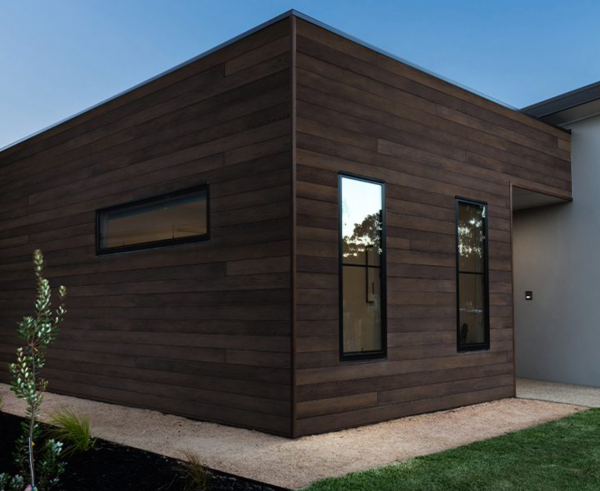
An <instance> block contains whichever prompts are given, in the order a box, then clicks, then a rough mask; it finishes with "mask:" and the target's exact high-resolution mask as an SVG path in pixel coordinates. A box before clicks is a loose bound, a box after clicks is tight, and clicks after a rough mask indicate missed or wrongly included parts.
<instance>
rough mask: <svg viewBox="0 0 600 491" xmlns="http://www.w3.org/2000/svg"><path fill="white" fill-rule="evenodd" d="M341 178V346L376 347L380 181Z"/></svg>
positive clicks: (349, 349) (350, 349) (348, 349)
mask: <svg viewBox="0 0 600 491" xmlns="http://www.w3.org/2000/svg"><path fill="white" fill-rule="evenodd" d="M340 181H341V203H342V217H341V218H342V224H341V234H342V271H341V274H342V325H343V351H344V354H345V355H348V354H361V353H363V354H364V353H374V352H380V351H381V350H382V349H383V348H382V334H381V332H382V301H383V300H382V293H381V267H382V259H381V258H382V255H383V247H384V244H383V243H382V237H383V223H382V206H383V186H382V185H381V184H378V183H374V182H368V181H364V180H360V179H355V178H351V177H346V176H344V177H342V178H341V180H340Z"/></svg>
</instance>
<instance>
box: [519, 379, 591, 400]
mask: <svg viewBox="0 0 600 491" xmlns="http://www.w3.org/2000/svg"><path fill="white" fill-rule="evenodd" d="M517 397H520V398H522V399H536V400H538V401H551V402H560V403H563V404H577V405H578V406H586V407H600V389H598V388H595V387H584V386H582V385H567V384H556V383H553V382H542V381H540V380H529V379H518V380H517Z"/></svg>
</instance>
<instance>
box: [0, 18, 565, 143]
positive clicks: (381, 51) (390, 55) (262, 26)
mask: <svg viewBox="0 0 600 491" xmlns="http://www.w3.org/2000/svg"><path fill="white" fill-rule="evenodd" d="M292 16H295V17H297V18H299V19H302V20H304V21H306V22H310V23H311V24H314V25H316V26H318V27H321V28H323V29H325V30H327V31H329V32H331V33H333V34H337V35H338V36H341V37H343V38H345V39H348V40H349V41H352V42H354V43H357V44H359V45H361V46H364V47H365V48H368V49H370V50H373V51H375V52H377V53H379V54H381V55H384V56H386V57H388V58H391V59H393V60H396V61H399V62H400V63H403V64H405V65H407V66H410V67H412V68H414V69H416V70H419V71H421V72H423V73H426V74H428V75H430V76H432V77H435V78H437V79H439V80H442V81H444V82H446V83H448V84H450V85H453V86H455V87H458V88H460V89H462V90H465V91H467V92H470V93H472V94H474V95H476V96H478V97H481V98H483V99H486V100H488V101H491V102H493V103H495V104H498V105H500V106H502V107H505V108H506V109H509V110H511V111H515V112H518V113H521V114H524V115H526V116H529V117H532V118H533V119H538V118H536V117H535V116H532V115H531V114H529V113H527V112H525V111H524V110H519V109H518V108H516V107H514V106H511V105H510V104H507V103H505V102H502V101H500V100H498V99H495V98H493V97H491V96H488V95H486V94H484V93H482V92H479V91H477V90H475V89H472V88H470V87H468V86H466V85H463V84H461V83H459V82H456V81H455V80H452V79H450V78H448V77H445V76H443V75H440V74H439V73H436V72H434V71H432V70H428V69H427V68H424V67H422V66H420V65H418V64H416V63H413V62H411V61H409V60H407V59H405V58H402V57H400V56H397V55H394V54H393V53H390V52H389V51H386V50H384V49H381V48H378V47H377V46H374V45H372V44H370V43H368V42H366V41H363V40H362V39H359V38H356V37H354V36H352V35H350V34H347V33H346V32H344V31H341V30H339V29H336V28H335V27H332V26H330V25H328V24H325V23H324V22H321V21H319V20H317V19H315V18H314V17H311V16H309V15H306V14H304V13H302V12H299V11H298V10H294V9H291V10H288V11H286V12H284V13H282V14H280V15H278V16H276V17H273V18H272V19H270V20H267V21H265V22H263V23H262V24H259V25H258V26H256V27H253V28H252V29H249V30H247V31H244V32H243V33H241V34H238V35H237V36H235V37H233V38H231V39H229V40H227V41H224V42H223V43H221V44H219V45H217V46H215V47H213V48H211V49H209V50H207V51H204V52H202V53H200V54H199V55H197V56H194V57H193V58H190V59H189V60H187V61H184V62H182V63H179V64H178V65H176V66H174V67H172V68H170V69H168V70H165V71H163V72H161V73H159V74H157V75H155V76H153V77H151V78H149V79H147V80H144V81H142V82H140V83H139V84H136V85H134V86H133V87H130V88H128V89H126V90H124V91H121V92H119V93H117V94H115V95H114V96H111V97H109V98H107V99H104V100H102V101H100V102H98V103H97V104H94V105H92V106H90V107H88V108H86V109H83V110H81V111H78V112H77V113H75V114H73V115H71V116H69V117H67V118H64V119H62V120H60V121H58V122H56V123H53V124H51V125H49V126H46V127H44V128H42V129H40V130H38V131H36V132H34V133H32V134H30V135H28V136H25V137H23V138H20V139H19V140H16V141H15V142H13V143H9V144H8V145H6V146H4V147H2V148H0V153H2V152H4V151H5V150H8V149H10V148H13V147H15V146H17V145H20V144H21V143H24V142H26V141H28V140H30V139H33V138H35V137H36V136H39V135H41V134H42V133H45V132H46V131H49V130H51V129H53V128H56V127H58V126H60V125H62V124H64V123H67V122H69V121H71V120H73V119H75V118H77V117H79V116H81V115H83V114H86V113H88V112H90V111H93V110H94V109H96V108H98V107H100V106H102V105H104V104H107V103H109V102H111V101H113V100H115V99H118V98H119V97H121V96H123V95H126V94H128V93H130V92H133V91H134V90H136V89H138V88H140V87H143V86H145V85H147V84H149V83H151V82H153V81H155V80H157V79H159V78H161V77H164V76H166V75H168V74H170V73H172V72H175V71H177V70H179V69H181V68H183V67H185V66H187V65H190V64H192V63H194V62H196V61H198V60H200V59H202V58H205V57H207V56H209V55H211V54H212V53H215V52H216V51H219V50H220V49H223V48H225V47H226V46H229V45H230V44H233V43H235V42H237V41H240V40H242V39H244V38H246V37H248V36H251V35H252V34H254V33H256V32H258V31H260V30H262V29H265V28H267V27H269V26H271V25H273V24H275V23H277V22H279V21H281V20H283V19H286V18H289V17H292ZM559 97H560V96H559ZM540 104H541V103H540ZM526 109H527V108H526ZM560 129H563V128H560Z"/></svg>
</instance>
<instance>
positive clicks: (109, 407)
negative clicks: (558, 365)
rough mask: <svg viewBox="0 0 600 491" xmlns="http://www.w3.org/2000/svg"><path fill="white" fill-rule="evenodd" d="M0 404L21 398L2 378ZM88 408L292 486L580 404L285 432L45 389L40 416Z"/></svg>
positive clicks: (18, 408)
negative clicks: (291, 435)
mask: <svg viewBox="0 0 600 491" xmlns="http://www.w3.org/2000/svg"><path fill="white" fill-rule="evenodd" d="M0 395H1V396H2V397H3V399H4V402H5V404H4V407H3V409H2V410H3V411H6V412H8V413H12V414H17V415H23V414H24V412H25V411H24V409H25V408H24V405H23V404H22V401H18V400H16V399H15V398H14V396H12V394H10V393H9V391H8V386H6V385H3V384H0ZM65 406H66V407H71V408H72V409H74V410H75V411H76V412H79V413H86V414H88V415H89V416H90V419H91V421H92V427H93V432H94V434H95V435H96V436H98V437H100V438H104V439H106V440H110V441H113V442H117V443H121V444H124V445H129V446H132V447H137V448H141V449H144V450H148V451H151V452H156V453H159V454H163V455H166V456H169V457H175V458H181V457H182V451H184V450H187V451H192V452H194V453H196V454H197V455H198V456H199V457H200V459H201V460H202V461H203V462H204V463H205V464H206V465H207V466H208V467H210V468H212V469H216V470H220V471H223V472H228V473H231V474H235V475H238V476H244V477H247V478H250V479H255V480H257V481H261V482H265V483H269V484H273V485H277V486H281V487H284V488H290V489H297V488H301V487H305V486H307V485H309V484H310V483H312V482H314V481H317V480H320V479H324V478H326V477H336V476H342V475H344V474H348V473H350V472H357V471H364V470H368V469H372V468H375V467H381V466H384V465H387V464H391V463H394V462H397V461H401V460H406V459H409V458H412V457H417V456H420V455H426V454H430V453H435V452H440V451H442V450H447V449H449V448H454V447H458V446H461V445H465V444H467V443H472V442H474V441H477V440H483V439H487V438H491V437H494V436H498V435H501V434H504V433H507V432H510V431H515V430H520V429H523V428H527V427H529V426H534V425H537V424H540V423H543V422H546V421H551V420H554V419H558V418H562V417H564V416H568V415H570V414H573V413H575V412H577V411H580V410H582V408H580V407H577V406H571V405H566V404H555V403H550V402H541V401H531V400H524V399H504V400H502V401H496V402H490V403H485V404H478V405H475V406H468V407H464V408H460V409H456V410H450V411H442V412H437V413H431V414H424V415H420V416H413V417H410V418H403V419H397V420H394V421H390V422H387V423H380V424H376V425H371V426H364V427H361V428H355V429H351V430H344V431H338V432H336V433H329V434H326V435H317V436H311V437H305V438H300V439H298V440H289V439H286V438H281V437H276V436H272V435H266V434H264V433H259V432H256V431H249V430H243V429H239V428H231V427H227V426H222V425H218V424H213V423H203V422H199V421H192V420H189V419H186V418H181V417H178V416H170V415H165V414H162V413H159V412H156V411H148V410H144V409H134V408H129V407H123V406H117V405H113V404H105V403H101V402H93V401H88V400H84V399H77V398H73V397H66V396H59V395H56V394H47V395H46V399H45V405H44V408H43V414H42V419H46V420H47V415H48V414H51V413H52V412H54V411H56V410H57V409H59V408H61V407H65Z"/></svg>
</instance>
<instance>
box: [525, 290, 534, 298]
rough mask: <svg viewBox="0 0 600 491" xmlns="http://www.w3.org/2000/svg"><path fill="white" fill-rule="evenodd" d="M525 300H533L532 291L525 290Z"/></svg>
mask: <svg viewBox="0 0 600 491" xmlns="http://www.w3.org/2000/svg"><path fill="white" fill-rule="evenodd" d="M525 300H533V292H531V291H528V292H525Z"/></svg>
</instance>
